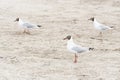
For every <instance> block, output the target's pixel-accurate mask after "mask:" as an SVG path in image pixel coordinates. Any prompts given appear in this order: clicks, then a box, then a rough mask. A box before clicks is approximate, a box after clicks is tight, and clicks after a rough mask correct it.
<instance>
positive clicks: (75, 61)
mask: <svg viewBox="0 0 120 80" xmlns="http://www.w3.org/2000/svg"><path fill="white" fill-rule="evenodd" d="M77 59H78V56H77V54H75V60H74V63H77Z"/></svg>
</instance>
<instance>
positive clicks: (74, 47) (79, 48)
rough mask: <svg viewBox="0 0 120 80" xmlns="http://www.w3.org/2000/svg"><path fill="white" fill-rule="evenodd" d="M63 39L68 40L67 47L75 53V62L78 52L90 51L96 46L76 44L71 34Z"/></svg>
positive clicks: (75, 61)
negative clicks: (89, 46)
mask: <svg viewBox="0 0 120 80" xmlns="http://www.w3.org/2000/svg"><path fill="white" fill-rule="evenodd" d="M63 40H68V41H67V49H68V50H69V51H70V52H72V53H75V58H74V63H77V59H78V53H83V52H87V51H90V50H93V49H94V48H88V47H82V46H80V45H77V44H75V43H74V42H73V39H72V37H71V36H70V35H68V36H67V37H65V38H64V39H63Z"/></svg>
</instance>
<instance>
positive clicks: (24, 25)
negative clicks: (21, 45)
mask: <svg viewBox="0 0 120 80" xmlns="http://www.w3.org/2000/svg"><path fill="white" fill-rule="evenodd" d="M15 21H17V22H18V25H19V26H21V27H22V28H23V29H24V32H23V33H27V34H30V31H29V29H30V28H34V27H41V25H34V24H31V23H29V22H24V21H22V20H21V19H20V18H16V20H15Z"/></svg>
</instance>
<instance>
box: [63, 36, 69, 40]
mask: <svg viewBox="0 0 120 80" xmlns="http://www.w3.org/2000/svg"><path fill="white" fill-rule="evenodd" d="M70 39H71V36H70V35H68V36H66V37H65V38H64V39H63V40H70Z"/></svg>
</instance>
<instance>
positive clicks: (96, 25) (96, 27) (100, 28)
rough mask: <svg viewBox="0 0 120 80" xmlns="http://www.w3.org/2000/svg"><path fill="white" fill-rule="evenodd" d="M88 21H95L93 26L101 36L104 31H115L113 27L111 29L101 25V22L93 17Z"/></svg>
mask: <svg viewBox="0 0 120 80" xmlns="http://www.w3.org/2000/svg"><path fill="white" fill-rule="evenodd" d="M88 20H91V21H93V25H94V27H95V29H97V30H99V31H100V35H101V36H102V34H103V31H106V30H110V29H113V26H112V27H109V26H106V25H104V24H101V23H99V22H98V21H97V20H96V18H94V17H92V18H90V19H88Z"/></svg>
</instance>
